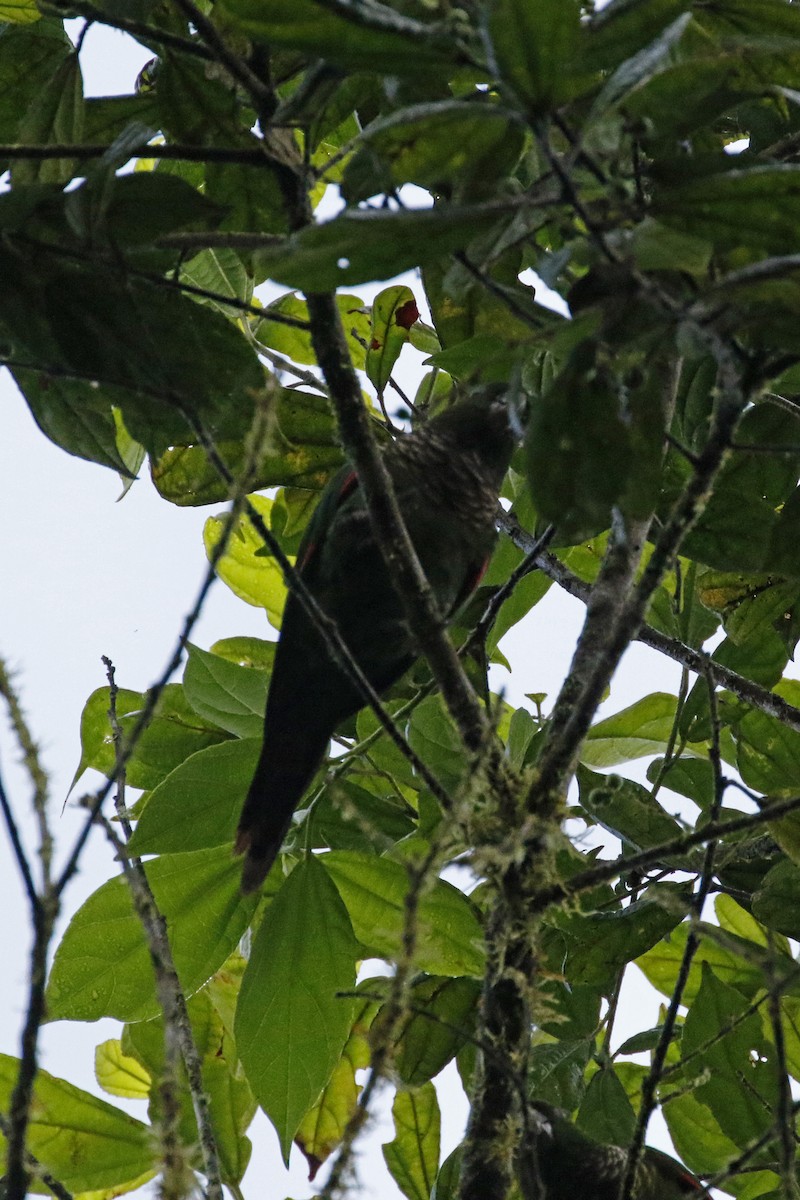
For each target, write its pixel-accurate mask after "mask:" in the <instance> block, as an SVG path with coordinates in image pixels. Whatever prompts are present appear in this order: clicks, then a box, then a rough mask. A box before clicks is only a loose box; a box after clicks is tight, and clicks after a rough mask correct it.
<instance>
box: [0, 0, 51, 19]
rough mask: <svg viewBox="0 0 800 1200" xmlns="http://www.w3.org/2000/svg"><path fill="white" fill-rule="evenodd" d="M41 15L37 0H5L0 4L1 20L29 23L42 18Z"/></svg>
mask: <svg viewBox="0 0 800 1200" xmlns="http://www.w3.org/2000/svg"><path fill="white" fill-rule="evenodd" d="M41 16H42V14H41V12H40V10H39V6H38V4H36V0H3V3H2V4H0V21H16V22H18V23H19V24H21V25H27V24H29V23H30V22H32V21H39V20H41Z"/></svg>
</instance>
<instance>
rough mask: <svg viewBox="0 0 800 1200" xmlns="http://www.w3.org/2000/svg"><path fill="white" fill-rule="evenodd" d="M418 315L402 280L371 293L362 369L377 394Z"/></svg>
mask: <svg viewBox="0 0 800 1200" xmlns="http://www.w3.org/2000/svg"><path fill="white" fill-rule="evenodd" d="M418 317H419V309H418V308H417V302H416V300H415V299H414V293H413V292H412V291H411V288H410V287H408V286H407V285H406V284H395V285H394V286H393V287H388V288H384V289H383V291H382V292H379V293H378V295H377V296H376V297H375V300H374V301H373V304H372V330H371V333H370V338H369V343H368V345H369V349H368V350H367V357H366V362H365V370H366V372H367V378H368V379H369V381H370V383H371V384H372V386H373V387H374V388H375V390H376V391H377V392H378V394H379V395H382V394H383V390H384V388H385V387H386V385H387V384H388V382H389V380H390V378H391V375H392V371H393V370H394V365H395V363H396V362H397V359H398V358H399V356H400V351H401V350H402V349H403V347H404V346H405V345H406V343H407V342H408V340H409V330H410V329H411V326H412V325H413V324H414V322H415V321H416V320H417V318H418Z"/></svg>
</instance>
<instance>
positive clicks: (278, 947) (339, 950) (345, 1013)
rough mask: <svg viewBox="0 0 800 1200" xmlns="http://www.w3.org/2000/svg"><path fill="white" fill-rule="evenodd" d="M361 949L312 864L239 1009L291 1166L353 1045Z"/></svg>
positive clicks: (263, 1096)
mask: <svg viewBox="0 0 800 1200" xmlns="http://www.w3.org/2000/svg"><path fill="white" fill-rule="evenodd" d="M357 956H358V947H357V945H356V941H355V938H354V937H353V930H352V927H351V925H350V920H349V918H348V916H347V911H346V909H345V907H344V905H343V903H342V901H341V899H340V897H339V893H338V892H337V890H336V888H335V887H334V886H333V884H332V883H331V881H330V879H329V877H328V875H327V874H326V872H325V871H323V870H322V868H321V867H320V865H319V863H318V861H317V860H316V859H315V858H314V857H313V856H308V857H306V858H305V859H304V860H303V861H302V862H301V863H300V864H299V865H298V866H297V867H295V869H294V870H293V871H292V873H291V875H290V876H289V878H288V879H287V881H286V882H285V883H284V885H283V887H282V888H281V889H280V891H279V892H278V894H277V895H276V897H275V899H274V900H273V901H272V904H271V905H270V906H269V908H268V909H267V911H266V913H265V915H264V918H263V920H262V922H261V925H260V926H259V929H258V933H257V934H256V937H255V941H254V943H253V949H252V953H251V956H250V962H249V964H248V967H247V970H246V971H245V975H244V979H243V980H242V987H241V992H240V994H239V1003H238V1006H237V1012H236V1045H237V1048H238V1052H239V1055H240V1057H241V1060H242V1064H243V1066H244V1069H245V1071H246V1073H247V1078H248V1079H249V1081H250V1084H251V1087H252V1088H253V1091H254V1093H255V1095H256V1098H257V1099H258V1102H259V1104H260V1105H261V1107H262V1108H263V1109H264V1111H265V1113H266V1114H267V1116H268V1117H269V1118H270V1120H271V1121H272V1123H273V1125H274V1126H275V1129H276V1130H277V1133H278V1137H279V1139H280V1143H281V1149H282V1151H283V1156H284V1159H285V1160H288V1156H289V1150H290V1147H291V1144H292V1139H293V1138H294V1135H295V1133H296V1132H297V1129H298V1127H299V1125H300V1122H301V1121H302V1119H303V1117H304V1116H305V1114H306V1113H307V1112H308V1110H309V1109H310V1108H311V1106H312V1105H313V1104H314V1103H315V1101H316V1100H317V1098H318V1096H319V1094H320V1092H321V1091H322V1089H323V1088H324V1087H325V1085H326V1083H327V1082H328V1079H329V1078H330V1075H331V1072H332V1071H333V1069H334V1067H335V1066H336V1063H337V1062H338V1060H339V1058H340V1056H341V1053H342V1048H343V1046H344V1044H345V1042H346V1040H347V1036H348V1034H349V1031H350V1028H351V1025H352V1022H353V1014H354V1008H355V1004H354V1001H353V1000H352V999H344V998H341V997H339V996H337V993H338V992H344V991H350V990H352V988H353V986H354V984H355V960H356V957H357Z"/></svg>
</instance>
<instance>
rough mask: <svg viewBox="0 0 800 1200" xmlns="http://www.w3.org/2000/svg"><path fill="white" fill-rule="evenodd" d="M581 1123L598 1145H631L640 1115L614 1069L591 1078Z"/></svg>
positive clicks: (606, 1070)
mask: <svg viewBox="0 0 800 1200" xmlns="http://www.w3.org/2000/svg"><path fill="white" fill-rule="evenodd" d="M577 1124H578V1127H579V1128H580V1129H581V1131H582V1132H583V1133H585V1134H586V1135H587V1137H590V1138H594V1140H595V1141H596V1142H602V1143H603V1144H604V1145H612V1146H623V1147H625V1148H626V1149H627V1147H628V1146H630V1144H631V1141H632V1139H633V1134H634V1131H635V1129H636V1114H635V1112H634V1111H633V1106H632V1105H631V1102H630V1100H629V1099H628V1097H627V1094H626V1092H625V1088H624V1087H623V1086H622V1084H621V1083H620V1081H619V1077H618V1075H617V1073H616V1071H615V1070H614V1068H613V1067H606V1068H605V1069H604V1070H600V1071H598V1072H597V1073H596V1074H595V1075H593V1076H592V1078H591V1079H590V1081H589V1086H588V1088H587V1089H586V1095H585V1096H584V1098H583V1100H582V1101H581V1107H580V1110H579V1112H578V1119H577Z"/></svg>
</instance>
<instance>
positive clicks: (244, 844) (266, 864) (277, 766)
mask: <svg viewBox="0 0 800 1200" xmlns="http://www.w3.org/2000/svg"><path fill="white" fill-rule="evenodd" d="M329 741H330V731H329V730H324V731H323V730H313V729H309V728H308V726H306V727H305V728H304V729H302V730H293V731H289V732H286V733H284V734H283V736H281V735H278V734H277V733H275V734H273V735H271V736H269V737H267V738H266V739H265V741H264V745H263V747H262V749H261V757H260V758H259V760H258V766H257V768H256V773H255V775H254V776H253V782H252V783H251V784H250V790H249V791H248V793H247V797H246V799H245V802H244V807H243V808H242V815H241V817H240V819H239V828H238V829H237V831H236V842H235V844H234V854H244V856H245V859H244V863H243V865H242V892H243V893H244V895H248V894H249V893H250V892H254V891H255V890H256V888H258V887H259V886H260V885H261V883H263V881H264V879H265V878H266V875H267V872H268V871H269V869H270V867H271V866H272V864H273V862H274V861H275V859H276V857H277V855H278V851H279V850H280V848H281V844H282V842H283V839H284V838H285V836H286V831H287V830H288V828H289V825H290V824H291V820H292V814H293V813H294V810H295V809H296V808H297V806H298V804H299V803H300V801H301V799H302V798H303V793H304V792H305V790H306V788H307V787H308V785H309V783H310V782H311V780H312V778H313V776H314V773H315V771H316V770H317V767H318V766H319V764H320V762H321V760H322V757H323V755H324V754H325V751H326V750H327V748H328V742H329Z"/></svg>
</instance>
